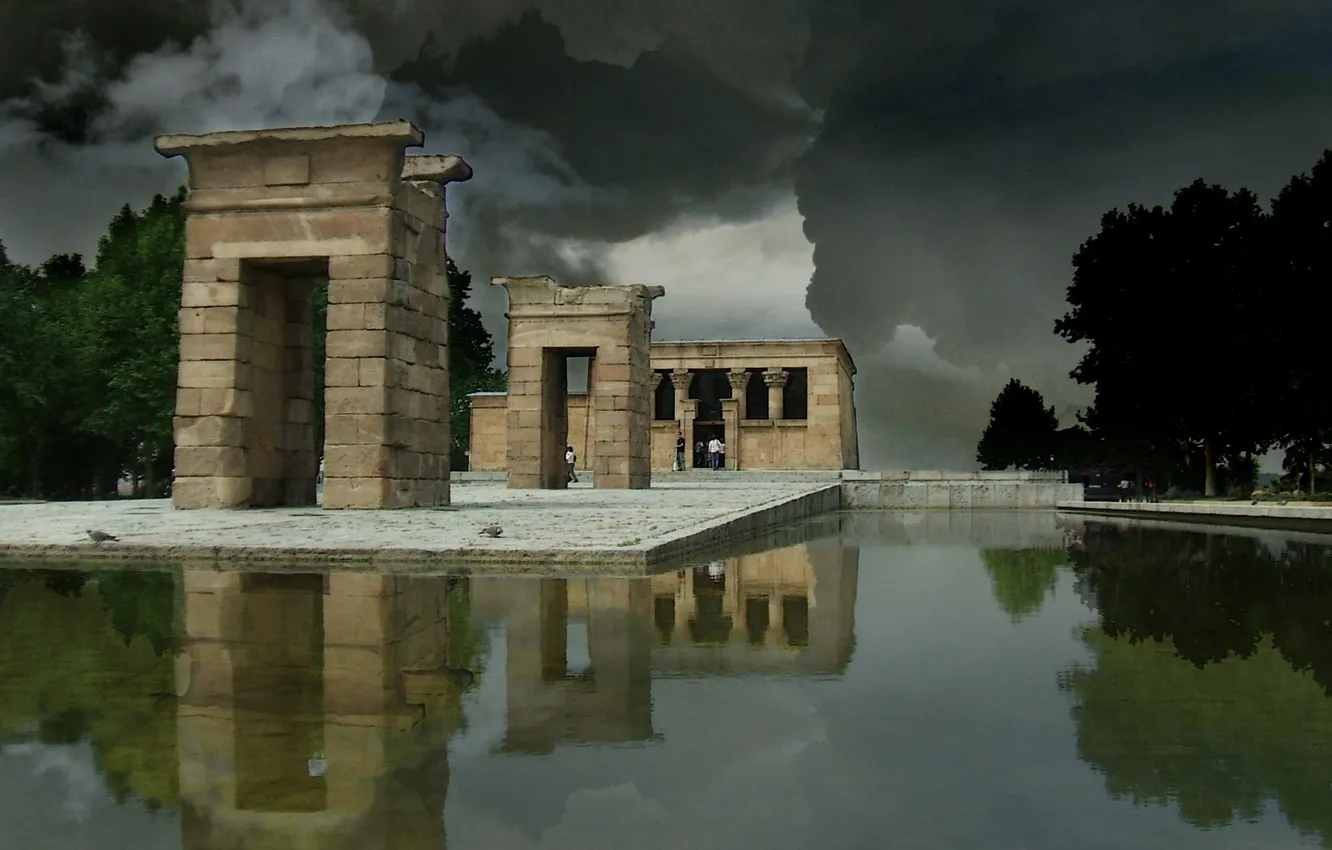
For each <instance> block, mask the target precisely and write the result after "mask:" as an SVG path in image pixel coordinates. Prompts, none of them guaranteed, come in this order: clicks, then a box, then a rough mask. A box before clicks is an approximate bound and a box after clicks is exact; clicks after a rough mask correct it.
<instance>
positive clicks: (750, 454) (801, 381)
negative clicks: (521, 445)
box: [469, 339, 860, 471]
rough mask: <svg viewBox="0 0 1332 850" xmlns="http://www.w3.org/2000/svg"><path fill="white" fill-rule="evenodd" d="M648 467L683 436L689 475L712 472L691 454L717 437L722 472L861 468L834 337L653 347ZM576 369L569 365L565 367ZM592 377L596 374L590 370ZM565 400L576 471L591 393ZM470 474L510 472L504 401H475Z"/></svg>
mask: <svg viewBox="0 0 1332 850" xmlns="http://www.w3.org/2000/svg"><path fill="white" fill-rule="evenodd" d="M651 362H652V381H653V411H652V413H653V417H652V468H653V469H654V470H661V471H667V470H670V469H671V466H672V455H673V452H674V448H675V442H676V437H677V435H678V434H683V435H684V438H685V442H686V445H687V446H688V447H689V449H688V451H687V452H686V457H685V463H686V466H687V467H705V466H707V465H708V464H709V458H708V457H707V455H706V452H699V451H696V448H697V447H698V446H699V444H703V445H706V444H707V442H708V441H709V440H711V439H712V438H713V437H717V438H718V439H720V440H721V441H722V442H723V443H724V444H725V446H726V454H725V465H726V468H728V469H859V468H860V448H859V440H858V437H857V432H856V407H855V396H854V390H855V384H854V377H855V374H856V366H855V363H854V362H852V360H851V355H850V353H848V352H847V350H846V346H845V345H844V344H843V343H842V341H841V340H839V339H816V340H749V341H740V340H731V341H705V342H653V343H652V345H651ZM571 365H572V364H571ZM593 371H594V370H593ZM587 387H588V389H587V390H586V391H585V392H581V393H579V392H570V393H569V394H568V420H567V421H568V428H569V435H568V437H569V443H570V445H572V446H573V447H574V451H575V452H576V454H577V455H578V460H579V463H578V465H579V467H580V468H587V467H590V466H591V463H592V460H593V456H594V453H595V445H596V440H595V433H594V425H593V423H592V422H590V421H589V417H588V415H587V411H588V409H589V404H588V400H589V397H590V395H595V393H596V392H597V387H596V380H595V378H594V377H592V376H589V380H588V381H587ZM471 402H472V413H471V416H472V420H471V443H470V447H469V448H470V461H471V462H470V468H471V469H473V470H502V469H505V465H506V460H505V458H506V449H505V447H506V444H507V440H508V417H507V410H508V408H507V404H508V396H507V394H506V393H473V394H472V395H471Z"/></svg>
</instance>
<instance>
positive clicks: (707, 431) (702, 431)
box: [693, 420, 726, 469]
mask: <svg viewBox="0 0 1332 850" xmlns="http://www.w3.org/2000/svg"><path fill="white" fill-rule="evenodd" d="M713 437H716V438H717V439H718V440H721V441H722V443H723V444H725V443H726V423H724V422H721V421H711V422H700V421H698V420H695V421H694V447H693V452H694V469H711V468H712V457H711V455H709V454H708V441H709V440H711V439H712V438H713ZM699 443H702V444H703V446H702V448H701V449H700V448H699ZM725 466H726V455H725V454H723V455H722V467H723V468H725Z"/></svg>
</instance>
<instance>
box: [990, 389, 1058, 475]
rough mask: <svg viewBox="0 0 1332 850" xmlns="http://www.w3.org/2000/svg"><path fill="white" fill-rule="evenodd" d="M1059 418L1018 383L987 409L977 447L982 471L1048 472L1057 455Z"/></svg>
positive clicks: (1050, 408) (1042, 401) (1034, 394)
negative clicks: (1025, 470) (986, 423)
mask: <svg viewBox="0 0 1332 850" xmlns="http://www.w3.org/2000/svg"><path fill="white" fill-rule="evenodd" d="M1058 430H1059V417H1058V416H1056V415H1055V409H1054V408H1053V407H1046V406H1045V399H1044V398H1042V397H1041V394H1040V393H1039V392H1037V391H1036V390H1034V389H1032V388H1031V387H1029V386H1027V385H1026V384H1024V383H1022V382H1021V381H1019V380H1018V379H1016V378H1014V379H1013V380H1011V381H1009V382H1008V383H1007V384H1006V385H1005V386H1004V388H1003V389H1002V390H1000V391H999V395H998V396H996V397H995V399H994V402H993V403H991V405H990V423H989V424H988V425H986V426H985V431H984V433H982V434H981V439H980V443H979V444H978V445H977V446H976V460H977V461H978V462H979V463H980V464H981V467H982V468H983V469H1008V468H1009V467H1017V468H1018V469H1049V468H1051V467H1052V466H1053V465H1054V463H1055V459H1056V457H1057V455H1058V454H1059V451H1058V437H1057V436H1056V434H1057V432H1058Z"/></svg>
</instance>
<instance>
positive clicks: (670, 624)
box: [0, 514, 1332, 850]
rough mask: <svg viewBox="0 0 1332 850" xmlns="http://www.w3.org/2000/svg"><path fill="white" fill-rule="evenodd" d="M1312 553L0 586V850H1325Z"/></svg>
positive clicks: (957, 545)
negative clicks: (625, 574) (584, 574)
mask: <svg viewBox="0 0 1332 850" xmlns="http://www.w3.org/2000/svg"><path fill="white" fill-rule="evenodd" d="M941 522H942V523H944V524H945V526H946V527H945V526H939V523H941ZM931 523H933V525H931ZM950 523H951V524H950ZM1329 551H1330V550H1329V548H1328V547H1327V546H1326V545H1323V544H1322V543H1321V542H1319V539H1318V538H1316V537H1310V536H1307V535H1306V536H1303V537H1299V538H1298V539H1293V538H1292V536H1290V535H1284V534H1282V533H1280V532H1261V531H1251V530H1246V531H1239V530H1236V531H1234V532H1233V533H1227V531H1226V530H1225V529H1219V528H1218V529H1216V530H1215V531H1214V532H1213V533H1201V532H1185V531H1177V530H1162V529H1160V528H1145V527H1139V526H1135V525H1133V524H1129V523H1115V524H1104V523H1098V522H1095V521H1085V522H1084V521H1078V522H1077V523H1076V524H1068V523H1062V524H1061V522H1059V521H1057V520H1056V518H1055V517H1054V516H1053V515H1048V516H1044V515H1041V516H1035V517H1033V516H1031V515H1028V516H1026V517H1025V518H1022V519H1021V520H1020V521H1019V520H1018V519H1012V518H1003V517H1000V518H997V519H993V521H988V520H987V521H982V519H980V518H977V519H975V520H972V519H967V520H965V521H963V520H959V519H957V518H956V517H955V518H953V519H943V520H941V519H938V517H935V518H933V519H922V518H921V515H914V516H913V515H909V514H902V515H895V514H881V515H865V514H860V515H855V516H854V517H851V518H849V519H848V520H847V521H846V522H845V523H843V524H842V526H841V530H840V531H837V532H835V533H831V534H828V535H826V536H822V537H819V538H818V539H813V540H809V541H808V542H805V543H801V544H798V545H794V546H786V547H784V548H781V549H777V550H773V551H770V552H764V553H759V554H751V555H745V556H743V557H737V558H731V559H728V560H724V561H719V562H715V563H714V564H711V565H699V566H697V567H695V568H691V569H688V570H684V571H680V572H673V573H669V574H666V575H662V576H657V577H654V578H651V579H641V578H639V579H632V578H596V579H581V578H580V579H552V578H525V577H514V578H485V577H475V576H474V577H470V578H449V577H444V576H397V577H394V576H377V575H367V574H356V573H332V574H311V575H285V574H259V573H253V574H251V573H237V572H218V571H214V570H210V569H191V568H184V567H177V568H159V569H151V570H148V569H145V570H142V571H135V570H127V571H115V572H113V571H104V570H98V571H87V572H83V571H79V570H77V569H74V568H62V569H52V568H46V569H38V568H30V569H29V568H24V565H11V566H10V567H7V568H3V569H0V847H3V848H11V847H12V848H61V849H62V850H69V849H70V848H90V850H110V848H143V850H151V848H348V850H350V848H443V847H450V848H454V850H458V848H468V849H469V850H470V849H471V848H475V850H505V848H523V850H529V848H530V850H538V848H541V850H548V849H549V850H554V848H561V850H563V848H569V850H573V848H580V850H587V848H645V849H646V850H651V849H652V848H682V850H710V848H718V850H720V849H721V848H727V850H734V848H750V847H753V848H763V850H786V848H790V850H795V849H796V848H802V850H803V848H814V847H818V848H899V847H900V848H935V850H943V848H1051V850H1054V849H1055V848H1059V850H1065V848H1163V849H1164V848H1172V850H1175V849H1176V848H1178V850H1189V848H1228V850H1229V848H1249V847H1251V848H1292V847H1328V846H1332V697H1330V694H1332V557H1329Z"/></svg>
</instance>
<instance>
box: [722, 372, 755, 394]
mask: <svg viewBox="0 0 1332 850" xmlns="http://www.w3.org/2000/svg"><path fill="white" fill-rule="evenodd" d="M726 380H728V381H730V382H731V389H733V390H737V391H739V392H744V391H745V387H748V386H749V373H748V372H746V371H745V370H744V369H732V370H731V371H730V372H728V373H727V375H726Z"/></svg>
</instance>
